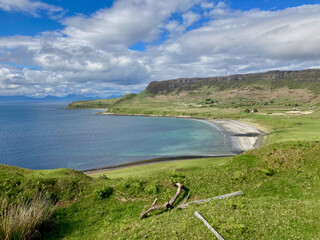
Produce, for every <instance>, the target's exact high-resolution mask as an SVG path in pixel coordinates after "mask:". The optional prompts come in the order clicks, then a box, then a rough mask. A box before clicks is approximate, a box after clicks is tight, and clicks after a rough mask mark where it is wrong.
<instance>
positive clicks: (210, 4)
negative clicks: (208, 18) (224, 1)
mask: <svg viewBox="0 0 320 240" xmlns="http://www.w3.org/2000/svg"><path fill="white" fill-rule="evenodd" d="M200 6H201V8H203V9H209V8H213V7H214V3H213V2H202V3H201V4H200Z"/></svg>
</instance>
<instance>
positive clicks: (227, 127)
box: [82, 112, 267, 175]
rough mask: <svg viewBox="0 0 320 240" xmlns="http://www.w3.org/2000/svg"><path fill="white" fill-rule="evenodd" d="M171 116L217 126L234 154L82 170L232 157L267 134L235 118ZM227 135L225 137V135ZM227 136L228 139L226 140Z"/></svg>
mask: <svg viewBox="0 0 320 240" xmlns="http://www.w3.org/2000/svg"><path fill="white" fill-rule="evenodd" d="M96 114H99V115H111V116H136V117H169V118H170V117H171V116H153V115H151V116H150V115H125V114H109V113H105V112H99V113H96ZM171 118H184V119H186V118H187V119H192V120H198V121H202V122H204V123H207V124H209V125H211V126H212V127H215V128H217V129H218V130H219V131H220V132H221V133H222V134H224V136H225V141H228V140H229V142H230V144H231V146H232V149H233V150H232V151H231V152H234V154H228V155H215V156H177V157H163V158H153V159H147V160H140V161H135V162H131V163H125V164H119V165H112V166H107V167H101V168H96V169H87V170H83V171H82V172H83V173H85V174H86V175H92V174H97V173H102V172H108V171H112V170H117V169H124V168H130V167H136V166H144V165H149V164H153V163H160V162H170V161H177V160H190V159H198V158H217V157H232V156H235V155H238V154H240V153H242V152H244V151H248V150H252V149H255V148H258V147H260V146H262V145H263V143H264V137H265V136H266V135H267V134H266V133H264V132H263V131H261V130H259V129H257V128H255V127H253V126H252V125H249V124H247V123H243V122H240V121H237V120H231V119H215V120H209V119H205V118H191V117H187V116H186V117H171ZM226 136H227V137H226ZM227 138H228V140H227Z"/></svg>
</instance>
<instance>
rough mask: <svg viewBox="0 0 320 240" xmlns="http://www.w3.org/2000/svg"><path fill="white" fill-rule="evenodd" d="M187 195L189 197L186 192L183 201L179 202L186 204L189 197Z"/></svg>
mask: <svg viewBox="0 0 320 240" xmlns="http://www.w3.org/2000/svg"><path fill="white" fill-rule="evenodd" d="M189 197H190V193H188V195H187V196H186V197H185V198H184V199H183V201H182V204H181V205H183V204H186V203H187V201H188V199H189Z"/></svg>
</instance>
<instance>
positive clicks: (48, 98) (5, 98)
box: [0, 94, 98, 102]
mask: <svg viewBox="0 0 320 240" xmlns="http://www.w3.org/2000/svg"><path fill="white" fill-rule="evenodd" d="M95 99H98V97H85V96H81V95H75V94H69V95H67V96H65V97H57V96H51V95H48V96H46V97H43V98H32V97H26V96H0V101H19V102H25V101H51V102H53V101H66V102H74V101H87V100H95Z"/></svg>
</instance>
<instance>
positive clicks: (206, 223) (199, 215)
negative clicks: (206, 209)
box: [194, 212, 224, 240]
mask: <svg viewBox="0 0 320 240" xmlns="http://www.w3.org/2000/svg"><path fill="white" fill-rule="evenodd" d="M194 215H196V217H197V218H199V219H200V220H201V221H202V222H203V223H204V225H206V226H207V228H209V229H210V231H211V232H212V233H213V234H214V235H215V236H216V237H217V239H219V240H224V238H223V237H222V236H221V235H220V233H218V231H217V230H215V229H214V228H213V227H212V226H211V225H210V224H209V223H208V222H207V220H206V219H204V217H202V216H201V214H200V213H199V212H195V213H194Z"/></svg>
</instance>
